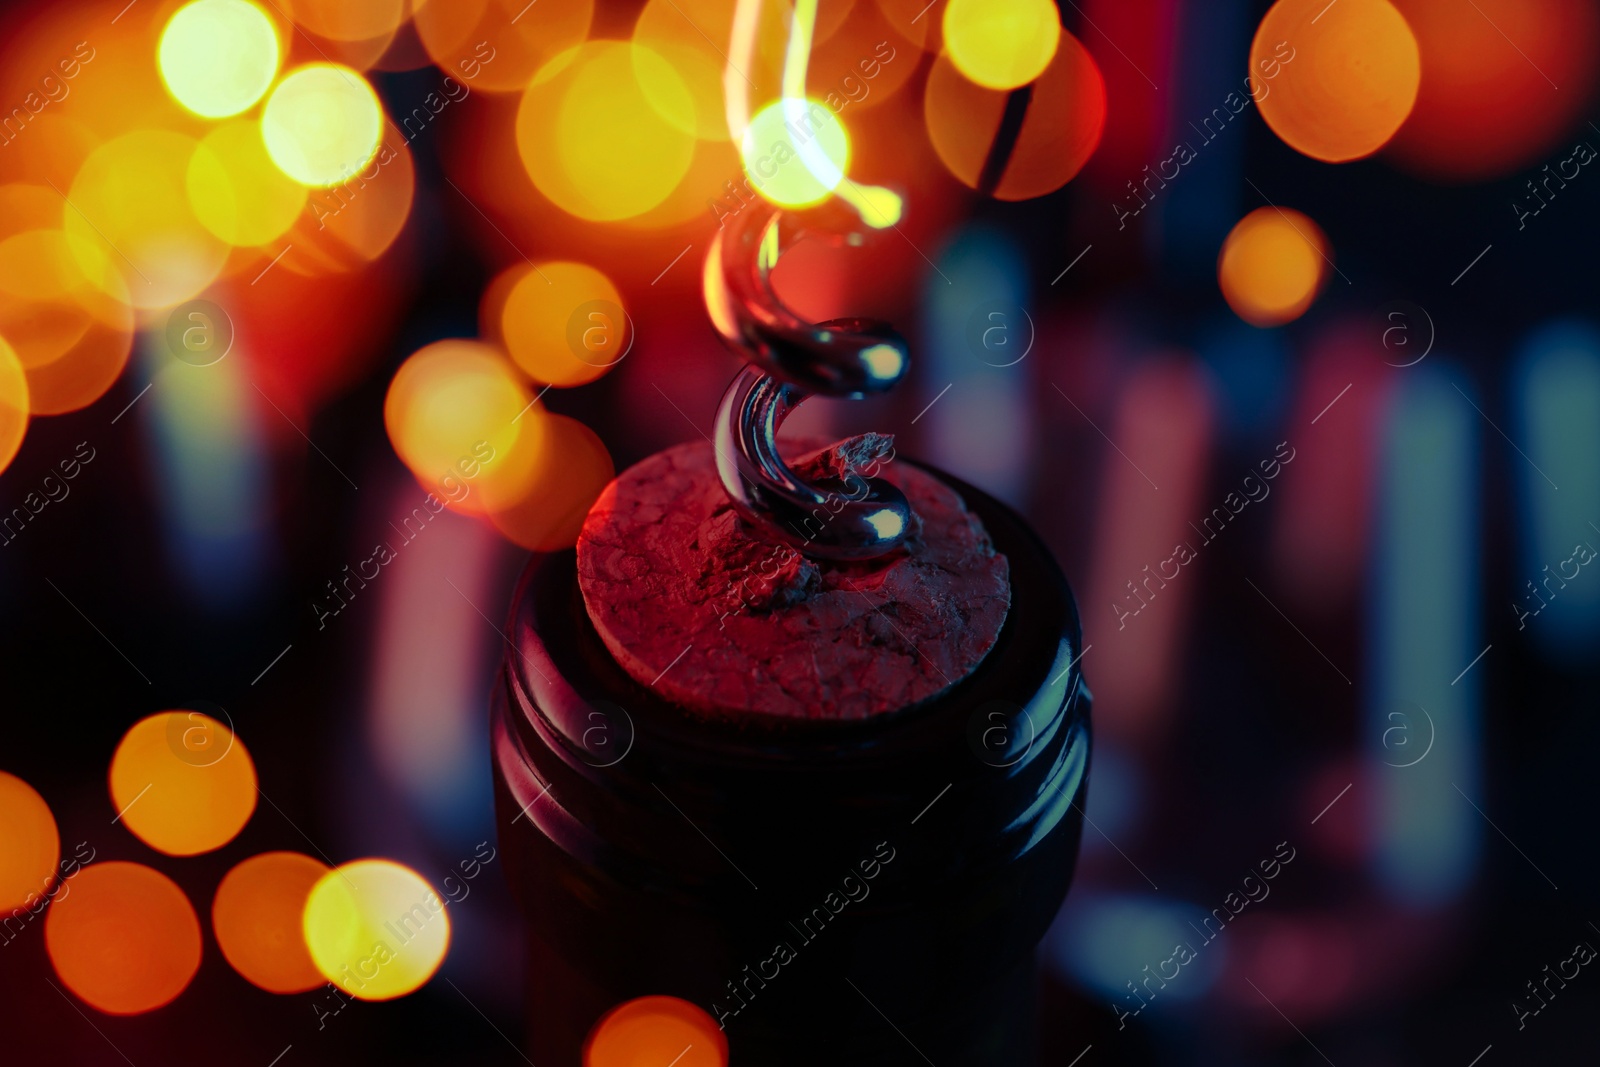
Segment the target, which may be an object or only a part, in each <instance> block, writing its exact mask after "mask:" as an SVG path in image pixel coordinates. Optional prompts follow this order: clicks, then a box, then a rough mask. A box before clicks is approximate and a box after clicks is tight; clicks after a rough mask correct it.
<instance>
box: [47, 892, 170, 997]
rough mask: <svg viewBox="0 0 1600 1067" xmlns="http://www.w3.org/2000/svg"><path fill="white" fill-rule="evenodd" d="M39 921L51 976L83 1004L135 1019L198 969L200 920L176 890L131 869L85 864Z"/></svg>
mask: <svg viewBox="0 0 1600 1067" xmlns="http://www.w3.org/2000/svg"><path fill="white" fill-rule="evenodd" d="M66 888H67V889H68V890H70V892H63V893H59V894H57V896H56V900H55V903H54V904H52V905H51V906H50V910H49V911H48V912H47V913H46V915H45V920H44V941H45V948H46V950H47V951H48V952H49V953H50V963H51V965H52V966H54V967H55V971H56V975H57V976H58V977H59V978H60V979H61V982H62V984H63V985H65V986H66V987H67V988H68V989H69V990H71V991H72V992H73V993H75V994H77V996H78V997H79V998H80V999H82V1000H83V1001H84V1002H85V1003H86V1004H89V1005H90V1006H92V1007H94V1008H97V1009H99V1010H100V1011H103V1012H106V1013H107V1014H110V1015H136V1014H139V1013H140V1012H146V1011H152V1010H154V1009H156V1008H159V1007H161V1006H162V1005H163V1004H167V1003H169V1002H171V1001H172V1000H173V998H175V997H176V996H177V995H178V994H179V993H182V992H183V990H184V988H185V987H186V986H188V984H189V981H190V979H192V978H193V977H194V974H195V971H197V970H199V968H200V920H199V918H198V917H197V916H196V915H195V912H194V906H193V905H191V904H190V903H189V898H188V897H186V896H184V895H183V890H181V889H179V888H178V887H177V885H176V884H175V883H174V882H173V881H172V879H170V878H168V877H167V876H166V875H164V874H162V873H161V872H159V871H155V870H152V869H150V868H149V867H146V866H144V865H143V864H139V863H125V862H120V861H117V862H107V863H91V864H90V865H89V866H87V867H84V868H82V869H81V870H79V871H78V873H76V874H74V875H73V876H72V877H71V878H69V879H67V881H66Z"/></svg>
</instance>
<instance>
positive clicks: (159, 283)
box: [61, 130, 228, 308]
mask: <svg viewBox="0 0 1600 1067" xmlns="http://www.w3.org/2000/svg"><path fill="white" fill-rule="evenodd" d="M197 143H198V142H197V141H195V139H194V138H192V137H188V136H186V135H184V134H181V133H176V132H174V131H171V130H135V131H133V132H131V133H126V134H123V135H122V136H120V137H116V138H113V139H112V140H110V141H107V142H106V143H104V144H102V145H101V146H100V147H99V148H96V149H95V150H94V151H93V152H92V153H90V155H89V158H88V159H86V160H84V163H83V167H82V168H81V169H80V170H79V171H78V176H77V178H76V179H75V180H74V181H73V183H72V191H71V193H70V194H69V195H68V202H67V203H66V204H64V205H62V208H61V211H62V215H61V218H62V220H63V227H64V229H65V230H66V233H67V237H68V239H69V242H70V245H71V248H72V253H73V257H74V258H75V259H76V260H77V263H78V267H79V269H80V270H81V271H82V272H83V273H84V275H85V277H87V278H89V279H90V280H91V281H92V282H94V283H95V284H96V285H97V286H99V287H100V288H101V289H102V290H103V291H104V292H106V293H107V294H108V295H110V296H112V297H117V298H119V299H120V298H126V299H127V300H128V302H129V303H131V304H133V305H134V306H135V307H140V308H160V307H170V306H172V305H174V304H178V303H181V302H182V301H184V300H187V299H189V298H190V297H192V296H195V295H196V294H198V293H199V292H200V291H201V290H203V289H205V287H206V286H208V285H210V284H211V282H212V280H213V279H214V278H216V276H217V274H218V272H219V271H221V269H222V264H223V262H224V261H225V260H226V259H227V255H228V246H227V245H226V244H224V243H223V242H222V241H219V240H217V238H216V236H215V235H214V234H212V233H211V231H209V230H207V229H206V228H205V227H204V226H202V225H201V224H200V220H199V219H197V218H196V217H195V214H194V211H193V209H192V208H191V207H190V206H189V194H188V170H189V159H190V157H191V156H193V155H194V150H195V146H196V144H197Z"/></svg>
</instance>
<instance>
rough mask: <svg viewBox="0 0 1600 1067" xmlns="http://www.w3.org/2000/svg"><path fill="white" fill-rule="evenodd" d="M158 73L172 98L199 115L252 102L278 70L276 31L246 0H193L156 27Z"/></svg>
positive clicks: (222, 113)
mask: <svg viewBox="0 0 1600 1067" xmlns="http://www.w3.org/2000/svg"><path fill="white" fill-rule="evenodd" d="M157 55H158V59H159V62H160V66H161V78H162V80H163V81H165V82H166V85H167V90H168V91H169V92H171V93H172V96H173V98H174V99H176V100H177V101H178V103H180V104H182V105H183V106H184V107H186V108H188V109H189V110H190V111H193V112H194V113H195V114H197V115H201V116H204V117H205V118H212V119H216V118H225V117H227V116H228V115H237V114H239V112H241V111H244V110H245V109H247V108H249V107H251V106H253V105H254V104H255V102H256V101H257V100H260V99H261V97H262V94H264V93H265V92H266V91H267V89H268V87H269V86H271V85H272V79H273V78H275V77H277V75H278V34H277V31H276V30H275V29H274V28H273V25H272V20H271V19H269V18H268V17H267V14H266V12H265V11H262V10H261V9H260V8H259V7H257V6H256V5H255V4H252V3H249V2H248V0H195V2H194V3H192V4H188V5H186V6H184V7H181V8H179V9H178V10H177V11H175V12H174V13H173V15H172V18H171V20H170V21H168V23H167V28H166V29H165V30H163V31H162V34H161V44H160V48H159V51H158V53H157Z"/></svg>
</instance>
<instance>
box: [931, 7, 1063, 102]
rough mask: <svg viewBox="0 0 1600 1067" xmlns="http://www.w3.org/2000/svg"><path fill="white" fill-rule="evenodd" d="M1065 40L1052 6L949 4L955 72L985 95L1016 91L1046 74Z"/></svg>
mask: <svg viewBox="0 0 1600 1067" xmlns="http://www.w3.org/2000/svg"><path fill="white" fill-rule="evenodd" d="M1060 39H1061V15H1060V13H1059V12H1058V11H1057V10H1056V5H1055V4H1053V3H1051V0H950V3H949V4H948V5H947V6H946V7H945V9H944V47H945V52H946V54H948V55H949V56H950V59H951V61H952V62H953V63H954V64H955V65H956V69H957V70H959V71H961V73H962V74H965V75H966V76H967V77H968V78H970V79H972V80H973V81H974V82H976V83H977V84H978V85H981V86H983V87H984V88H985V89H1001V90H1009V89H1015V88H1017V87H1019V86H1023V85H1027V84H1028V83H1029V82H1031V81H1033V79H1035V78H1037V77H1038V76H1039V75H1041V74H1043V73H1044V69H1045V68H1046V67H1048V66H1049V65H1050V60H1051V59H1052V58H1053V57H1054V56H1055V54H1056V45H1057V43H1058V42H1059V41H1060Z"/></svg>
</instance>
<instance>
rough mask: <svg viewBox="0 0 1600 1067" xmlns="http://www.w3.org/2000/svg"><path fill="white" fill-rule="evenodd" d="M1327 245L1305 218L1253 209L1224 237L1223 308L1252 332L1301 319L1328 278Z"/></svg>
mask: <svg viewBox="0 0 1600 1067" xmlns="http://www.w3.org/2000/svg"><path fill="white" fill-rule="evenodd" d="M1328 255H1329V253H1328V240H1327V238H1326V237H1325V236H1323V233H1322V230H1321V229H1320V228H1318V226H1317V224H1316V223H1314V222H1312V221H1311V220H1310V219H1309V218H1307V217H1306V216H1305V215H1302V214H1301V213H1300V212H1298V211H1291V210H1288V209H1285V208H1276V207H1263V208H1257V209H1256V210H1255V211H1252V212H1251V213H1250V214H1248V215H1246V216H1245V217H1244V218H1242V219H1240V220H1239V223H1238V225H1236V226H1235V227H1234V228H1233V231H1232V232H1231V233H1229V234H1228V238H1227V240H1226V241H1224V242H1223V244H1222V255H1221V256H1220V257H1219V258H1218V260H1217V282H1218V284H1219V285H1221V287H1222V295H1223V296H1224V297H1226V298H1227V301H1228V306H1229V307H1231V308H1233V310H1234V313H1235V314H1237V315H1238V316H1239V317H1240V318H1241V319H1244V320H1245V321H1246V322H1248V323H1251V324H1252V325H1255V326H1262V327H1267V326H1281V325H1283V324H1284V323H1286V322H1292V321H1294V320H1295V319H1297V318H1299V317H1300V316H1301V315H1304V314H1305V313H1306V309H1307V308H1309V307H1310V306H1311V303H1312V301H1313V300H1315V299H1316V297H1317V292H1318V291H1319V290H1320V289H1321V288H1322V283H1323V281H1324V280H1326V278H1327V273H1328V259H1327V257H1328Z"/></svg>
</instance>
